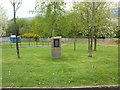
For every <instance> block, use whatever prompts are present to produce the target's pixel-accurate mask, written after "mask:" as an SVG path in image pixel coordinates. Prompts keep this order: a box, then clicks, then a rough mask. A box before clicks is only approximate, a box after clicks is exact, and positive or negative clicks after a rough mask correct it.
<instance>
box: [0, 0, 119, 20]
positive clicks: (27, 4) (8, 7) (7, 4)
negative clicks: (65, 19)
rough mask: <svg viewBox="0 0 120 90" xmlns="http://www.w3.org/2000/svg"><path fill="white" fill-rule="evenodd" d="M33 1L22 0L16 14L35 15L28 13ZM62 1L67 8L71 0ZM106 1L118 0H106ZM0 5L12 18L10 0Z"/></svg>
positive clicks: (2, 1) (1, 2) (21, 15)
mask: <svg viewBox="0 0 120 90" xmlns="http://www.w3.org/2000/svg"><path fill="white" fill-rule="evenodd" d="M35 1H36V0H23V1H22V5H21V7H20V8H19V9H18V10H17V14H16V16H17V17H18V18H22V17H33V16H35V14H32V13H29V11H30V10H33V9H34V5H35ZM64 1H65V2H67V3H68V4H67V6H66V8H67V9H69V8H70V6H71V3H72V2H73V0H64ZM89 1H90V0H89ZM107 1H113V2H118V1H120V0H107ZM0 5H2V6H3V7H4V9H5V11H6V14H7V17H8V19H12V18H13V6H12V4H11V3H10V0H0Z"/></svg>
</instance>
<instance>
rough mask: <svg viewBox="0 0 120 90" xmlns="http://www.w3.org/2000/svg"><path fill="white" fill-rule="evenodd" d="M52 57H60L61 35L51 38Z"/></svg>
mask: <svg viewBox="0 0 120 90" xmlns="http://www.w3.org/2000/svg"><path fill="white" fill-rule="evenodd" d="M51 54H52V59H60V58H61V36H58V37H52V38H51Z"/></svg>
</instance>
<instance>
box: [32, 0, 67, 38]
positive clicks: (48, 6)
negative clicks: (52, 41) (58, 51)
mask: <svg viewBox="0 0 120 90" xmlns="http://www.w3.org/2000/svg"><path fill="white" fill-rule="evenodd" d="M36 2H37V3H36V5H35V10H34V12H35V13H37V14H38V15H42V16H43V17H45V22H46V29H45V30H46V32H49V36H50V37H51V36H57V35H60V31H61V29H60V27H61V24H63V23H61V21H60V20H61V19H62V17H63V15H64V12H65V11H64V5H65V3H64V2H62V1H58V0H57V1H53V0H48V1H43V2H41V0H37V1H36ZM60 23H61V24H60Z"/></svg>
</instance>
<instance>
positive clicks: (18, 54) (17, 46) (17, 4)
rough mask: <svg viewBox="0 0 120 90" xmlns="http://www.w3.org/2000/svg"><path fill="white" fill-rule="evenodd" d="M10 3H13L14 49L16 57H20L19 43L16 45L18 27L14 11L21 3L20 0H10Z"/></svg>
mask: <svg viewBox="0 0 120 90" xmlns="http://www.w3.org/2000/svg"><path fill="white" fill-rule="evenodd" d="M10 2H11V4H12V5H13V11H14V30H15V31H16V50H17V57H18V58H20V53H19V45H18V38H17V36H18V29H16V12H17V10H18V8H19V7H20V6H21V4H22V0H13V1H12V0H10Z"/></svg>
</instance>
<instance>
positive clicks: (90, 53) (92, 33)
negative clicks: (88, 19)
mask: <svg viewBox="0 0 120 90" xmlns="http://www.w3.org/2000/svg"><path fill="white" fill-rule="evenodd" d="M92 5H93V7H92V25H91V26H92V28H91V31H90V34H91V35H90V36H91V37H90V39H91V41H90V42H91V43H90V52H89V56H88V57H92V46H93V35H94V10H95V2H92Z"/></svg>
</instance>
